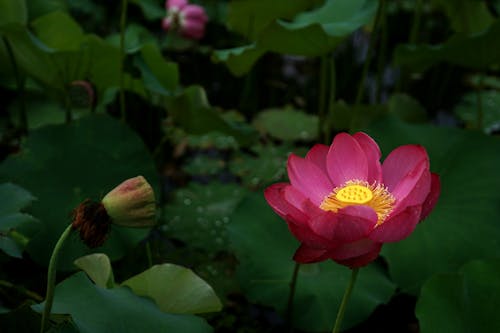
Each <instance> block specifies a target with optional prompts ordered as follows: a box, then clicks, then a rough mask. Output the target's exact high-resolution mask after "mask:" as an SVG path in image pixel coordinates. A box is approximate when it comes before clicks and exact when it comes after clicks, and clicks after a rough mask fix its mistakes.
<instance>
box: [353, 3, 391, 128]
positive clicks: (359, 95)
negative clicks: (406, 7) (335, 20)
mask: <svg viewBox="0 0 500 333" xmlns="http://www.w3.org/2000/svg"><path fill="white" fill-rule="evenodd" d="M384 8H385V0H380V3H379V5H378V8H377V14H376V16H375V23H374V25H373V31H372V33H371V36H370V43H369V44H368V51H367V53H366V60H365V63H364V65H363V72H362V74H361V80H360V81H359V85H358V92H357V94H356V100H355V101H354V107H355V109H354V114H353V117H352V119H351V129H353V127H354V126H355V125H356V122H357V116H358V111H357V108H358V107H359V105H360V104H361V101H362V100H363V97H364V94H365V81H366V77H367V76H368V70H369V69H370V63H371V59H372V54H373V50H374V48H375V41H376V40H377V38H375V35H376V33H377V31H378V30H379V27H380V22H381V21H382V20H381V18H382V13H383V11H384Z"/></svg>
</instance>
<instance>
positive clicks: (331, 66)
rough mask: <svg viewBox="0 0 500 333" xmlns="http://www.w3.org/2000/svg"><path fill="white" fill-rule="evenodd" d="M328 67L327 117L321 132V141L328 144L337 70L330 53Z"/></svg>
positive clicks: (330, 138)
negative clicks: (323, 129) (323, 130)
mask: <svg viewBox="0 0 500 333" xmlns="http://www.w3.org/2000/svg"><path fill="white" fill-rule="evenodd" d="M329 69H330V87H329V89H328V91H329V93H328V106H327V115H328V116H327V119H323V120H322V121H324V123H325V126H326V127H325V132H324V133H323V134H324V135H323V139H324V140H323V143H324V144H325V145H329V144H330V143H331V140H332V137H331V135H332V121H331V120H330V119H332V117H333V112H334V111H335V110H334V109H335V99H336V98H337V70H336V67H335V56H334V55H333V54H332V55H331V57H330V61H329Z"/></svg>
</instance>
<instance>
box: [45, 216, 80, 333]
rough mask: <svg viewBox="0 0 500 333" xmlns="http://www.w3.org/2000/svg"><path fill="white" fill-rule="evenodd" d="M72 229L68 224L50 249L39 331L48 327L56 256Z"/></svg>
mask: <svg viewBox="0 0 500 333" xmlns="http://www.w3.org/2000/svg"><path fill="white" fill-rule="evenodd" d="M72 230H73V225H72V224H70V225H68V226H67V227H66V229H65V230H64V231H63V233H62V234H61V237H59V240H58V241H57V243H56V245H55V246H54V250H53V251H52V256H51V257H50V261H49V268H48V271H47V294H46V295H45V306H44V308H43V313H42V324H41V326H40V333H43V332H45V330H46V329H47V328H48V327H47V326H48V322H49V318H50V310H51V309H52V303H53V301H54V287H55V282H56V272H57V257H58V255H59V252H60V250H61V248H62V246H63V244H64V241H65V240H66V239H67V238H68V236H69V234H70V233H71V231H72Z"/></svg>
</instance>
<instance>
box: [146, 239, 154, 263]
mask: <svg viewBox="0 0 500 333" xmlns="http://www.w3.org/2000/svg"><path fill="white" fill-rule="evenodd" d="M146 256H147V258H148V267H149V268H151V267H153V254H152V253H151V242H150V241H149V240H148V241H146Z"/></svg>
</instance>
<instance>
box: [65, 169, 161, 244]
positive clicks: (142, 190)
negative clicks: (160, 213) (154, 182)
mask: <svg viewBox="0 0 500 333" xmlns="http://www.w3.org/2000/svg"><path fill="white" fill-rule="evenodd" d="M111 223H114V224H116V225H120V226H124V227H133V228H145V227H151V226H153V225H154V224H155V223H156V203H155V196H154V192H153V189H152V188H151V185H149V183H148V182H147V181H146V179H145V178H144V177H142V176H137V177H134V178H130V179H127V180H126V181H124V182H123V183H121V184H120V185H118V186H117V187H115V188H114V189H113V190H111V191H110V192H109V193H108V194H106V196H105V197H104V198H103V199H102V201H101V202H94V201H91V200H89V199H87V200H85V201H83V202H82V203H81V204H80V205H79V206H78V207H77V208H76V209H75V210H74V211H73V223H72V224H73V228H74V229H76V230H79V232H80V238H81V239H82V241H83V242H84V243H85V244H87V246H89V247H90V248H94V247H98V246H101V245H102V244H103V243H104V242H105V241H106V239H107V237H108V234H109V231H110V229H111Z"/></svg>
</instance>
